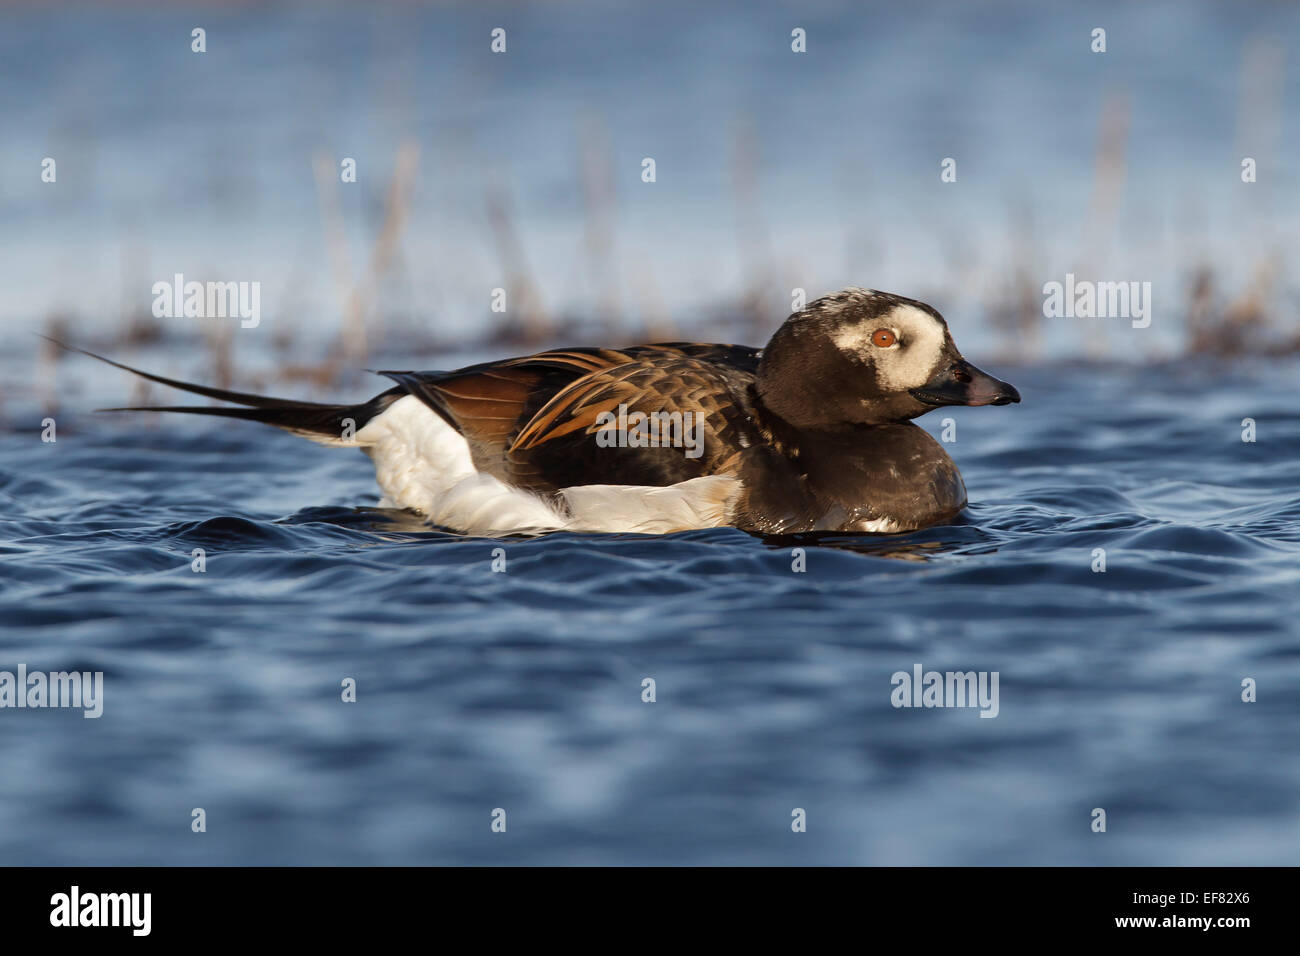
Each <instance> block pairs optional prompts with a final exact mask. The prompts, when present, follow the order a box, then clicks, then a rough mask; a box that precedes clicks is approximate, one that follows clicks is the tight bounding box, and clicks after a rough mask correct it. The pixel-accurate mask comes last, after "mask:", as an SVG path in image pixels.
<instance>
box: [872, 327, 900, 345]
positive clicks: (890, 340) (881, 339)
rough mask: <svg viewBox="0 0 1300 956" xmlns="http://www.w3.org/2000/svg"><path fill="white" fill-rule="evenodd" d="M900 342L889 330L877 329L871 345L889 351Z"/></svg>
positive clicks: (873, 334) (873, 333)
mask: <svg viewBox="0 0 1300 956" xmlns="http://www.w3.org/2000/svg"><path fill="white" fill-rule="evenodd" d="M897 341H898V336H896V335H894V333H893V332H891V331H890V330H889V329H876V331H874V332H872V333H871V344H872V345H874V346H876V347H877V348H882V349H887V348H889V347H890V346H891V345H893V344H894V343H895V342H897Z"/></svg>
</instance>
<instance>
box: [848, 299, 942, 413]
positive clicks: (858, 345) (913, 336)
mask: <svg viewBox="0 0 1300 956" xmlns="http://www.w3.org/2000/svg"><path fill="white" fill-rule="evenodd" d="M877 329H889V330H890V331H891V332H893V333H894V336H895V337H896V338H897V340H898V342H897V344H895V345H891V346H890V347H889V348H883V349H882V348H880V347H878V346H876V345H873V344H872V342H871V336H872V334H873V333H874V332H875V331H876V330H877ZM944 340H945V339H944V328H943V325H942V324H941V323H940V322H939V321H938V320H936V319H935V317H934V316H932V315H930V314H929V313H928V312H923V311H921V310H920V309H918V308H917V307H916V306H914V305H900V306H896V307H894V308H893V309H891V310H890V311H889V312H887V313H886V314H885V315H882V316H880V317H879V318H875V319H867V320H865V321H863V322H859V323H858V324H856V325H851V326H848V327H846V328H843V329H841V330H840V331H838V332H836V333H835V335H834V336H833V338H832V341H834V343H835V345H836V346H837V347H839V348H841V349H843V350H844V351H845V352H854V353H857V354H858V355H861V356H862V357H863V358H865V359H867V360H868V361H870V362H871V364H872V365H874V366H875V367H876V374H877V376H878V377H879V379H880V384H881V385H882V386H883V387H884V388H886V389H889V390H891V391H897V392H903V391H906V390H907V389H909V388H920V387H921V386H922V385H924V384H925V383H926V382H928V381H930V379H931V378H933V377H934V372H935V370H936V368H937V367H938V365H939V361H940V359H941V358H942V354H941V353H942V352H943V345H944Z"/></svg>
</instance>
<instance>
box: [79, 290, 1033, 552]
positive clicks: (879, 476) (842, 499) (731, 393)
mask: <svg viewBox="0 0 1300 956" xmlns="http://www.w3.org/2000/svg"><path fill="white" fill-rule="evenodd" d="M95 357H96V358H99V357H100V356H95ZM104 361H109V360H107V359H105V360H104ZM110 364H112V365H115V366H117V367H118V368H122V369H125V370H127V371H130V372H134V373H135V374H137V375H141V376H143V377H144V378H146V379H149V380H150V381H153V382H158V383H160V384H163V385H168V386H172V387H175V388H179V389H184V390H185V391H189V392H193V393H195V394H198V395H205V396H208V397H210V398H215V399H220V400H223V401H227V402H231V403H235V404H238V405H241V406H244V407H241V408H228V407H185V406H171V407H163V408H150V409H141V408H129V409H110V411H141V410H150V411H169V412H170V411H175V412H189V413H193V414H199V415H219V416H225V417H230V418H242V419H249V420H252V421H258V422H264V423H266V424H269V425H275V426H278V427H280V428H283V429H285V430H287V431H290V432H293V433H294V434H298V435H302V436H304V437H306V438H309V439H311V440H313V441H316V442H320V443H322V444H326V445H333V446H338V447H352V448H360V449H362V450H363V451H365V452H366V453H367V454H368V455H369V456H370V457H371V459H372V460H373V461H374V465H375V475H376V478H377V480H378V483H379V487H380V488H381V489H382V490H383V492H384V501H383V502H382V504H384V505H386V506H389V507H398V508H410V509H413V510H415V511H418V512H420V513H422V514H424V515H426V516H427V517H428V518H429V519H430V520H431V521H432V522H433V523H434V524H437V525H440V526H442V527H446V528H450V529H453V530H456V531H461V532H464V533H467V534H477V535H503V534H514V533H540V532H546V531H557V530H568V531H605V532H610V531H621V532H643V533H666V532H671V531H680V530H685V529H689V528H705V527H716V526H723V525H731V526H734V527H737V528H741V529H743V530H745V531H749V532H752V533H758V534H789V533H800V532H809V531H850V532H879V533H893V532H901V531H911V530H915V529H918V528H924V527H927V526H930V525H933V524H937V523H940V522H943V521H946V520H948V519H950V518H952V517H953V516H954V515H956V514H957V513H958V512H959V511H960V510H961V509H962V508H963V507H965V505H966V486H965V484H964V483H963V482H962V478H961V474H960V473H959V472H958V471H957V466H956V465H955V464H953V461H952V459H951V458H949V457H948V454H947V453H946V452H945V451H944V450H943V447H942V446H941V445H940V444H939V443H938V442H936V441H935V440H934V439H933V438H931V437H930V435H929V434H928V433H927V432H925V431H924V430H923V429H921V428H920V427H918V426H917V425H914V424H913V423H912V419H914V418H917V417H918V416H920V415H924V414H925V413H926V412H928V411H931V410H933V409H935V408H939V407H942V406H945V405H1006V404H1009V403H1011V402H1019V401H1020V395H1019V393H1018V392H1017V391H1016V390H1015V389H1014V388H1013V387H1011V386H1010V385H1008V384H1007V383H1006V382H1002V381H999V380H998V379H996V378H993V377H992V376H990V375H988V374H986V373H984V372H982V371H980V370H979V369H977V368H975V367H974V366H972V365H971V364H970V363H969V362H967V361H966V360H965V359H964V358H962V356H961V353H960V352H958V351H957V346H956V345H955V344H954V343H953V340H952V336H951V335H950V334H949V331H948V325H947V323H946V322H945V321H944V319H943V317H942V316H941V315H940V314H939V313H938V312H937V311H935V310H934V309H933V308H931V307H930V306H928V305H926V304H925V303H923V302H919V301H917V300H915V299H908V298H904V297H903V296H899V295H891V294H888V293H884V292H877V291H875V290H871V289H859V288H848V289H843V290H841V291H839V292H836V293H833V294H831V295H827V296H823V297H822V298H820V299H817V300H815V301H813V302H811V303H809V304H808V305H807V307H806V308H804V309H802V310H801V311H799V312H796V313H794V314H793V315H791V316H790V317H789V318H788V319H786V320H785V322H784V323H783V324H782V325H781V327H780V328H779V329H777V331H776V333H775V334H774V335H773V336H772V339H771V341H769V342H768V344H767V346H766V347H765V348H763V349H754V348H748V347H745V346H739V345H710V344H700V343H686V342H670V343H662V344H655V345H640V346H634V347H631V348H624V349H610V348H565V349H552V350H550V351H545V352H539V353H537V354H536V355H528V356H524V357H521V358H511V359H505V360H502V361H497V362H487V363H483V364H480V365H472V366H469V367H467V368H462V369H457V370H455V371H451V372H398V371H389V372H381V373H380V374H382V375H385V376H387V377H388V378H390V379H392V380H393V382H395V383H396V385H395V387H393V388H390V389H388V390H387V391H385V392H383V393H381V394H379V395H377V396H375V397H374V398H372V399H370V400H369V401H368V402H363V403H361V404H358V405H327V404H319V403H315V402H299V401H291V400H285V399H276V398H269V397H265V396H260V395H251V394H246V393H242V392H232V391H227V390H225V389H216V388H208V387H205V386H202V385H194V384H191V383H187V382H179V381H176V380H174V379H168V378H163V377H162V376H158V375H152V374H149V373H147V372H141V371H139V370H138V369H133V368H130V367H129V366H125V365H120V364H119V363H117V362H110Z"/></svg>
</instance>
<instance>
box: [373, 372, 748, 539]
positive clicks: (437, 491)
mask: <svg viewBox="0 0 1300 956" xmlns="http://www.w3.org/2000/svg"><path fill="white" fill-rule="evenodd" d="M356 444H357V445H360V446H361V447H363V448H365V450H366V453H367V454H369V455H370V458H371V460H372V461H374V463H375V479H376V480H377V481H378V482H379V487H380V489H381V490H382V491H383V492H384V500H383V501H382V502H381V504H382V505H384V506H386V507H395V508H411V509H413V510H415V511H419V512H421V513H422V514H425V515H428V516H429V519H430V520H431V521H432V522H433V523H434V524H437V525H441V526H443V527H445V528H453V529H455V530H457V531H461V532H464V533H466V534H477V535H489V536H493V535H503V534H530V533H533V534H535V533H540V532H545V531H624V532H639V533H643V534H664V533H667V532H670V531H685V530H687V529H690V528H714V527H718V526H720V525H725V524H727V523H728V522H729V520H730V514H731V505H732V503H733V502H734V501H735V498H736V495H737V494H738V493H739V491H740V482H739V481H737V480H736V479H734V478H728V477H723V476H708V477H704V478H692V479H691V480H690V481H683V482H681V483H679V484H676V485H669V486H667V487H662V488H661V487H653V486H642V485H582V486H579V487H575V488H565V489H563V490H562V491H561V492H560V494H561V496H562V497H563V498H564V503H565V504H566V505H567V506H568V507H567V512H568V513H567V514H566V513H565V511H564V510H563V509H561V508H558V507H555V506H553V505H551V504H550V503H549V502H547V501H545V500H543V499H542V498H541V497H540V496H539V495H536V494H533V493H532V492H529V491H523V490H521V489H519V488H512V487H511V486H509V485H507V484H506V483H505V482H503V481H501V480H500V479H498V478H495V477H493V476H492V475H487V474H480V473H479V472H478V471H476V470H475V468H474V463H473V461H472V460H471V458H470V453H469V445H468V444H467V443H466V441H465V439H464V438H463V437H462V436H461V435H460V433H459V432H457V431H456V430H455V429H454V428H452V427H451V426H450V425H448V424H447V423H446V422H445V421H443V420H442V418H441V416H439V415H438V414H437V413H436V412H435V411H433V409H431V408H429V407H428V406H427V405H425V404H424V403H423V402H421V401H420V400H419V399H418V398H415V397H414V396H411V395H406V396H403V397H402V398H399V399H398V400H397V401H395V402H393V404H392V405H390V406H389V407H388V408H387V409H385V410H384V411H383V412H381V413H380V414H379V415H376V416H375V417H374V418H373V419H371V420H370V421H369V422H368V423H367V424H366V426H365V427H364V428H362V429H360V430H359V431H358V432H357V433H356Z"/></svg>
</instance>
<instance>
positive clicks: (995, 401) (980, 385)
mask: <svg viewBox="0 0 1300 956" xmlns="http://www.w3.org/2000/svg"><path fill="white" fill-rule="evenodd" d="M909 391H910V392H911V393H912V397H913V398H915V399H916V400H917V401H918V402H925V403H926V404H927V405H935V406H939V405H1010V404H1011V403H1012V402H1018V401H1020V393H1019V392H1017V391H1016V390H1015V388H1014V387H1012V386H1011V385H1008V384H1007V383H1006V382H1003V381H1001V380H999V379H996V378H994V377H993V376H992V375H989V374H988V373H987V372H981V371H980V370H979V369H977V368H976V367H975V366H974V365H971V364H970V362H967V361H964V360H963V361H961V362H954V363H953V364H952V365H950V366H948V368H946V369H944V370H943V371H942V372H940V373H939V374H938V375H936V376H935V377H934V378H932V379H930V381H928V382H926V383H925V384H924V385H922V386H921V387H920V388H913V389H910V390H909Z"/></svg>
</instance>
